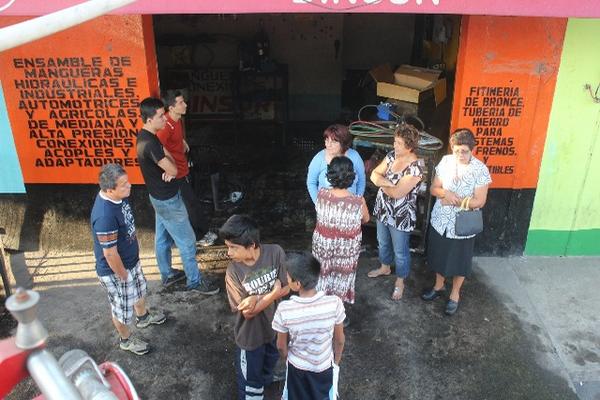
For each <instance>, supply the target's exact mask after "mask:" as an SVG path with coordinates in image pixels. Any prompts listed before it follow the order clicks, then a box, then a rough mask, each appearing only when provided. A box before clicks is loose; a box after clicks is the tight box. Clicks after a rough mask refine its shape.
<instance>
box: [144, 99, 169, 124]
mask: <svg viewBox="0 0 600 400" xmlns="http://www.w3.org/2000/svg"><path fill="white" fill-rule="evenodd" d="M161 108H165V103H163V102H162V100H161V99H157V98H156V97H146V98H145V99H144V100H142V102H141V103H140V117H141V118H142V121H143V122H144V123H146V121H147V120H148V118H152V117H154V116H155V115H156V111H157V110H160V109H161Z"/></svg>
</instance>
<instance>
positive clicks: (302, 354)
mask: <svg viewBox="0 0 600 400" xmlns="http://www.w3.org/2000/svg"><path fill="white" fill-rule="evenodd" d="M286 267H287V274H288V278H287V279H288V284H289V286H290V289H291V290H292V291H294V292H297V293H298V295H297V296H292V297H291V298H290V300H286V301H283V302H281V304H279V306H278V307H277V311H276V312H275V316H274V318H273V329H274V330H275V331H276V332H277V348H278V349H279V352H280V354H281V357H282V358H284V359H285V358H287V366H288V370H287V378H286V383H285V389H284V391H283V398H284V399H290V400H296V399H299V400H309V399H315V400H322V399H335V398H336V394H337V393H336V392H337V390H336V389H337V379H334V368H337V366H338V365H339V363H340V360H341V358H342V352H343V350H344V340H345V338H344V325H343V322H344V318H345V317H346V313H345V311H344V305H343V303H342V301H341V300H340V299H339V298H338V297H337V296H327V295H325V293H323V292H318V291H317V290H316V289H315V287H316V285H317V282H318V280H319V272H320V270H321V265H320V264H319V261H317V260H316V259H315V258H314V257H313V256H312V254H310V253H308V252H303V253H298V254H292V255H290V256H289V257H288V259H287V262H286ZM336 375H337V374H336Z"/></svg>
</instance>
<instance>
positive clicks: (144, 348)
mask: <svg viewBox="0 0 600 400" xmlns="http://www.w3.org/2000/svg"><path fill="white" fill-rule="evenodd" d="M119 347H120V348H121V350H125V351H130V352H132V353H133V354H137V355H138V356H143V355H144V354H146V353H148V352H149V351H150V345H148V343H146V342H144V341H143V340H141V339H138V338H135V337H133V336H129V339H127V340H123V339H121V340H120V341H119Z"/></svg>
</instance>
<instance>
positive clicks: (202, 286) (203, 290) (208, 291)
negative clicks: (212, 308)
mask: <svg viewBox="0 0 600 400" xmlns="http://www.w3.org/2000/svg"><path fill="white" fill-rule="evenodd" d="M188 290H191V291H194V292H198V293H200V294H203V295H205V296H212V295H214V294H217V293H219V290H220V289H219V288H218V287H217V286H213V285H211V284H209V283H207V282H206V281H205V280H204V279H203V280H201V281H200V283H199V284H198V286H195V287H193V288H189V289H188Z"/></svg>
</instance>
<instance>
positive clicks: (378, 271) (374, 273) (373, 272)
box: [367, 267, 392, 278]
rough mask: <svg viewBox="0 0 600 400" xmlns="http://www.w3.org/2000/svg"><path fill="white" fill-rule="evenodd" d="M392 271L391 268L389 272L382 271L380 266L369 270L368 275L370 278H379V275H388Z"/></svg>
mask: <svg viewBox="0 0 600 400" xmlns="http://www.w3.org/2000/svg"><path fill="white" fill-rule="evenodd" d="M391 273H392V271H391V270H390V271H389V272H388V273H387V274H386V273H385V272H381V267H379V268H377V269H372V270H370V271H369V272H367V276H368V277H369V278H377V277H378V276H388V275H390V274H391Z"/></svg>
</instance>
